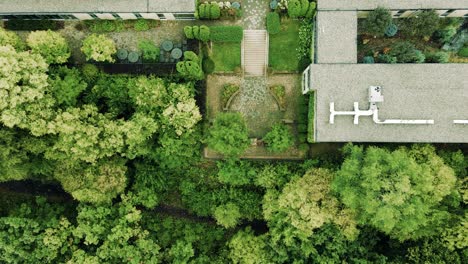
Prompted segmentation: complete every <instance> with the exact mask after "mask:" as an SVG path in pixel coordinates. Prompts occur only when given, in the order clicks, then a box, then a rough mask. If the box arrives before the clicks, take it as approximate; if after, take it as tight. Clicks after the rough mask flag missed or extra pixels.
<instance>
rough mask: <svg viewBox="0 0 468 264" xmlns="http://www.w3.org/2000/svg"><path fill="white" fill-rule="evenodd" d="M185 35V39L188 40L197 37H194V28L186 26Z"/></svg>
mask: <svg viewBox="0 0 468 264" xmlns="http://www.w3.org/2000/svg"><path fill="white" fill-rule="evenodd" d="M184 34H185V37H186V38H188V39H194V38H195V36H194V35H193V27H191V26H185V27H184Z"/></svg>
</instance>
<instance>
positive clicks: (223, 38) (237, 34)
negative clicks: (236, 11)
mask: <svg viewBox="0 0 468 264" xmlns="http://www.w3.org/2000/svg"><path fill="white" fill-rule="evenodd" d="M210 29H211V35H210V39H211V41H213V42H241V41H242V38H243V37H244V35H243V34H244V32H243V28H242V27H240V26H214V27H210Z"/></svg>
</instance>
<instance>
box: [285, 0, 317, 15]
mask: <svg viewBox="0 0 468 264" xmlns="http://www.w3.org/2000/svg"><path fill="white" fill-rule="evenodd" d="M316 7H317V4H316V3H315V2H309V0H289V2H288V15H289V17H291V18H298V17H305V18H312V17H313V16H314V14H315V9H316Z"/></svg>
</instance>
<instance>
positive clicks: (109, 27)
mask: <svg viewBox="0 0 468 264" xmlns="http://www.w3.org/2000/svg"><path fill="white" fill-rule="evenodd" d="M84 24H85V25H86V27H87V28H88V29H89V31H91V32H93V33H103V32H114V31H117V32H119V31H122V30H124V29H125V22H124V21H123V20H87V21H85V22H84Z"/></svg>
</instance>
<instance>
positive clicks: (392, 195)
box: [332, 145, 456, 241]
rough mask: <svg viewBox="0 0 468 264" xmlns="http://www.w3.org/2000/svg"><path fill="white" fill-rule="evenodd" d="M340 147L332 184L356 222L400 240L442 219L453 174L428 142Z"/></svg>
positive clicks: (420, 234) (423, 233)
mask: <svg viewBox="0 0 468 264" xmlns="http://www.w3.org/2000/svg"><path fill="white" fill-rule="evenodd" d="M344 153H345V156H346V158H345V161H344V162H343V164H342V166H341V169H340V170H339V171H338V172H337V175H336V177H335V179H334V181H333V185H332V186H333V190H334V191H335V192H336V193H338V194H339V197H340V198H341V201H342V202H343V203H344V204H345V205H346V206H348V207H349V208H350V209H351V210H352V211H353V212H354V213H356V216H357V219H358V222H359V223H362V224H367V225H370V226H373V227H375V228H377V229H379V230H381V231H382V232H385V233H386V234H388V235H390V236H391V237H394V238H397V239H399V240H402V241H403V240H407V239H417V238H420V237H424V236H429V235H433V234H434V233H435V232H437V231H436V230H437V227H438V226H440V224H441V223H443V222H444V220H446V219H447V217H448V212H446V211H444V210H443V209H441V208H438V206H439V205H440V203H441V202H442V200H443V199H444V197H446V196H447V195H449V194H450V193H451V192H453V191H454V186H455V181H456V178H455V176H454V172H453V170H452V169H451V168H450V167H448V166H447V165H445V164H444V163H443V160H442V159H441V158H440V157H438V156H437V155H436V154H435V150H434V148H433V147H431V146H428V145H425V146H418V145H415V146H413V147H412V148H411V149H407V148H399V149H397V150H395V151H389V150H387V149H384V148H377V147H368V148H367V149H364V148H363V147H358V146H353V145H347V146H346V147H345V148H344Z"/></svg>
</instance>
